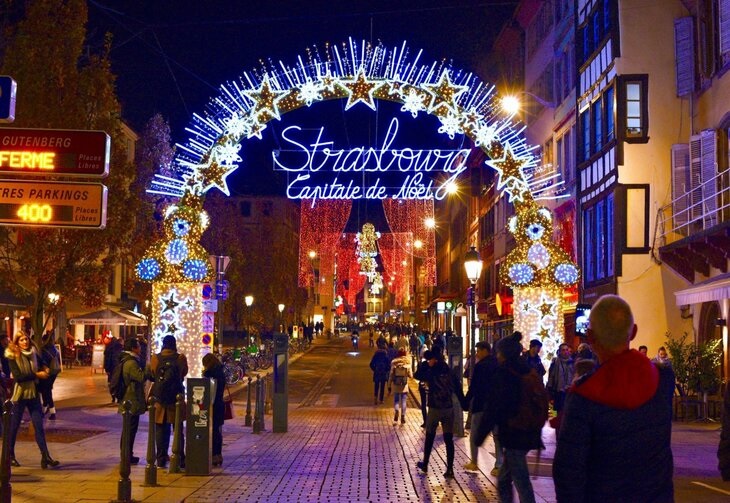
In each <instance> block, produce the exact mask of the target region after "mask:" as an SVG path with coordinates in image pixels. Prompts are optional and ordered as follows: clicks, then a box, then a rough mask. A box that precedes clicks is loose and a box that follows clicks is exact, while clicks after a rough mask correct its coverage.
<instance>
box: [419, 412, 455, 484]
mask: <svg viewBox="0 0 730 503" xmlns="http://www.w3.org/2000/svg"><path fill="white" fill-rule="evenodd" d="M439 423H441V429H442V431H443V432H444V444H445V445H446V469H447V470H449V471H451V470H452V469H453V468H454V409H451V408H449V409H434V408H433V407H431V408H430V409H428V416H427V418H426V440H425V442H424V446H423V464H424V465H426V466H428V461H429V459H430V458H431V450H432V449H433V442H434V440H435V439H436V429H437V428H438V425H439Z"/></svg>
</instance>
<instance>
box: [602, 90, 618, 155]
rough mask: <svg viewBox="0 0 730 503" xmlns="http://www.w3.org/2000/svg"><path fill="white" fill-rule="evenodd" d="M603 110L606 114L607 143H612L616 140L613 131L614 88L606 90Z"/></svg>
mask: <svg viewBox="0 0 730 503" xmlns="http://www.w3.org/2000/svg"><path fill="white" fill-rule="evenodd" d="M603 103H604V106H603V109H604V111H605V113H606V143H608V142H610V141H611V140H613V138H614V130H613V115H614V107H615V104H614V99H613V87H609V88H608V89H606V92H605V93H604V94H603Z"/></svg>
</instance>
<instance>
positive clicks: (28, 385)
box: [11, 348, 38, 402]
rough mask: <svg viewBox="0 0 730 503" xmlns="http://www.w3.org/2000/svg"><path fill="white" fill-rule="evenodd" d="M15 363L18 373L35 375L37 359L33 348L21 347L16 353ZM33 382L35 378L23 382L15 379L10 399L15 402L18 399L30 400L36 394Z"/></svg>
mask: <svg viewBox="0 0 730 503" xmlns="http://www.w3.org/2000/svg"><path fill="white" fill-rule="evenodd" d="M15 363H16V364H17V365H18V369H19V370H20V375H31V374H32V375H35V373H36V372H37V371H38V360H37V359H36V353H35V350H34V349H33V348H30V349H29V350H22V349H21V350H20V353H18V354H17V355H16V358H15ZM35 383H36V380H35V379H33V380H30V381H23V382H18V381H17V380H16V381H15V387H14V388H13V396H12V398H11V400H12V401H13V402H17V401H18V400H32V399H33V398H35V397H36V396H37V393H36V387H35Z"/></svg>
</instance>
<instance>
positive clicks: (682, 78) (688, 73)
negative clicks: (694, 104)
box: [674, 0, 730, 97]
mask: <svg viewBox="0 0 730 503" xmlns="http://www.w3.org/2000/svg"><path fill="white" fill-rule="evenodd" d="M727 1H728V2H730V0H727ZM693 31H694V30H693V21H692V18H691V17H680V18H679V19H675V20H674V65H675V69H676V75H675V77H676V84H677V96H680V97H681V96H687V95H689V94H691V93H692V92H693V91H694V90H695V53H694V38H693V35H694V33H693Z"/></svg>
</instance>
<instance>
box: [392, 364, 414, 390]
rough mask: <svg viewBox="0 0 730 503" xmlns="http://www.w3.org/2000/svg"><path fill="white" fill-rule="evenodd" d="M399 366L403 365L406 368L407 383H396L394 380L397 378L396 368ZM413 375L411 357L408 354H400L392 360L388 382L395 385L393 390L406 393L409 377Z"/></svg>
mask: <svg viewBox="0 0 730 503" xmlns="http://www.w3.org/2000/svg"><path fill="white" fill-rule="evenodd" d="M397 367H403V368H404V369H405V370H406V381H405V384H401V385H399V384H395V382H394V381H393V380H394V379H395V369H396V368H397ZM412 377H413V372H411V359H410V358H409V357H408V356H399V357H397V358H395V359H393V361H392V362H390V378H389V379H388V382H389V383H391V385H392V386H393V392H395V393H405V392H407V391H408V379H410V378H412Z"/></svg>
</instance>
